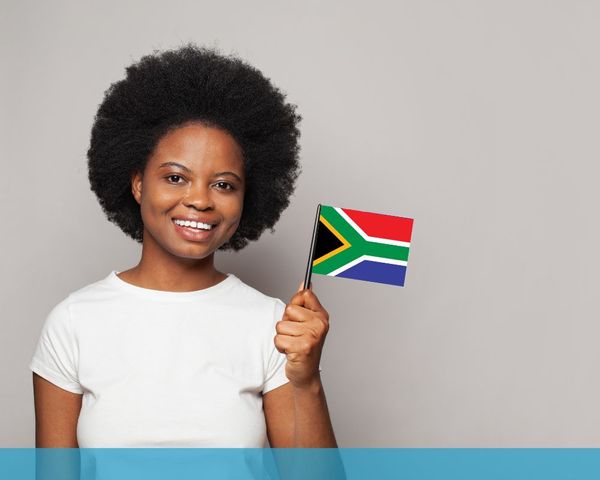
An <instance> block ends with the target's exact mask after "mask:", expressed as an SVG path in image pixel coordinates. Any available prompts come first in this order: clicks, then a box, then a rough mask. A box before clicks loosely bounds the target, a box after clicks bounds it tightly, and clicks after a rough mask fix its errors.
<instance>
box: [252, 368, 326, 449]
mask: <svg viewBox="0 0 600 480" xmlns="http://www.w3.org/2000/svg"><path fill="white" fill-rule="evenodd" d="M263 408H264V411H265V420H266V423H267V436H268V437H269V445H270V446H271V447H272V448H287V447H300V448H307V447H316V448H328V447H330V448H337V442H336V440H335V435H334V433H333V426H332V425H331V419H330V418H329V410H328V409H327V402H326V400H325V391H324V390H323V385H322V383H321V379H320V377H317V378H316V379H315V381H314V383H312V384H311V385H307V386H306V387H305V388H297V387H294V386H292V384H291V383H290V382H288V383H286V384H284V385H282V386H281V387H277V388H275V389H273V390H271V391H270V392H268V393H266V394H265V395H264V396H263Z"/></svg>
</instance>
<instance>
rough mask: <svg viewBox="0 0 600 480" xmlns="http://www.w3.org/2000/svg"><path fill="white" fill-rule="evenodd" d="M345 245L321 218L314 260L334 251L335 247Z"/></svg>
mask: <svg viewBox="0 0 600 480" xmlns="http://www.w3.org/2000/svg"><path fill="white" fill-rule="evenodd" d="M343 246H344V244H343V243H342V242H341V241H340V239H339V238H338V237H336V236H335V234H334V233H333V232H332V231H331V230H329V228H328V227H327V225H325V224H324V223H323V222H322V221H321V219H319V225H318V226H317V239H316V244H315V252H314V255H313V258H314V260H313V261H315V262H316V261H317V260H319V258H321V257H322V256H324V255H327V254H328V253H330V252H333V251H334V250H335V249H337V248H340V247H343Z"/></svg>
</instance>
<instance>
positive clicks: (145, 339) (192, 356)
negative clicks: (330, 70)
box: [30, 44, 336, 447]
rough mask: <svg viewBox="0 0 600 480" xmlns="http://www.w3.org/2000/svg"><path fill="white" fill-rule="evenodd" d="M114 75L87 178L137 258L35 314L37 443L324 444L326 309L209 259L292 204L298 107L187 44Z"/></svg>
mask: <svg viewBox="0 0 600 480" xmlns="http://www.w3.org/2000/svg"><path fill="white" fill-rule="evenodd" d="M126 71H127V75H126V78H124V79H123V80H120V81H118V82H116V83H114V84H113V85H111V87H110V88H109V89H108V90H107V92H106V95H105V98H104V100H103V102H102V104H101V105H100V107H99V109H98V113H97V115H96V118H95V122H94V126H93V129H92V136H91V144H90V148H89V150H88V167H89V180H90V184H91V188H92V190H93V192H94V193H95V194H96V196H97V197H98V200H99V202H100V205H101V207H102V209H103V210H104V212H105V213H106V216H107V218H108V219H109V220H110V221H111V222H113V223H115V224H116V225H117V226H118V227H119V228H120V229H121V230H122V231H123V232H124V233H125V234H126V235H127V236H129V237H131V238H133V239H134V240H136V241H137V242H139V243H141V244H142V251H141V258H140V261H139V263H138V264H137V265H135V266H133V267H132V268H129V269H127V270H124V271H117V270H114V269H112V268H110V269H109V271H110V273H109V274H108V275H107V276H106V277H105V278H103V279H100V280H98V281H96V282H94V283H91V284H88V285H86V286H84V287H82V288H80V289H79V290H77V291H75V292H73V293H71V294H70V295H69V296H68V297H67V298H65V299H63V300H62V301H61V302H59V303H58V304H57V305H56V306H55V307H54V308H53V309H52V311H51V312H50V313H49V315H48V317H47V318H46V321H45V323H44V326H43V329H42V333H41V336H40V339H39V342H38V344H37V347H36V350H35V353H34V356H33V358H32V360H31V364H30V368H31V370H32V371H33V372H34V373H33V378H34V395H35V410H36V446H37V447H73V446H79V447H157V446H169V447H262V446H266V444H267V442H269V444H270V445H271V446H272V447H289V446H314V447H333V446H336V441H335V436H334V434H333V429H332V426H331V421H330V418H329V413H328V410H327V404H326V401H325V395H324V391H323V386H322V383H321V378H320V368H319V363H320V358H321V351H322V348H323V345H324V340H325V336H326V334H327V331H328V327H329V316H328V314H327V312H326V310H325V309H324V308H323V307H322V305H321V304H320V302H319V301H318V299H317V298H316V296H315V295H314V293H313V292H312V291H311V290H308V289H304V288H302V286H300V287H299V289H298V291H297V292H296V293H295V294H294V295H293V296H292V298H291V300H290V302H289V304H288V305H286V304H285V303H284V302H283V301H282V300H280V299H278V298H275V297H269V296H267V295H265V294H263V293H261V292H260V291H258V290H256V289H254V288H253V287H251V286H250V285H247V284H246V283H244V282H242V281H241V280H240V279H239V278H237V277H236V276H235V275H234V274H233V273H224V272H220V271H219V270H217V269H216V267H215V264H214V256H215V252H216V251H218V250H240V249H242V248H244V247H245V246H246V245H247V244H248V242H249V241H254V240H257V239H258V238H259V237H260V236H261V234H262V233H263V231H264V230H265V229H267V228H270V229H271V230H272V229H273V226H274V225H275V223H276V222H277V220H278V219H279V217H280V215H281V213H282V212H283V210H285V208H286V207H287V206H288V204H289V197H290V195H291V194H292V193H293V191H294V188H295V181H296V178H297V176H298V174H299V172H300V166H299V163H298V153H299V145H298V138H299V131H298V128H297V124H298V122H299V121H300V119H301V117H300V116H299V115H297V114H296V113H295V108H296V107H295V106H294V105H291V104H288V103H286V102H285V96H284V95H283V94H282V93H281V92H280V91H279V90H278V89H277V88H276V87H274V86H273V85H272V84H271V82H270V80H269V79H267V78H266V77H264V76H263V75H262V73H261V72H259V71H258V70H257V69H255V68H254V67H252V66H250V65H248V64H246V63H245V62H243V61H242V60H240V59H238V58H235V57H231V56H224V55H222V54H220V53H218V52H217V51H216V50H210V49H206V48H199V47H196V46H194V45H192V44H188V45H186V46H184V47H182V48H180V49H178V50H170V51H166V52H162V53H158V52H155V53H154V54H153V55H148V56H145V57H143V58H142V59H141V60H140V61H139V62H138V63H135V64H133V65H131V66H129V67H128V68H127V69H126ZM274 273H276V272H274Z"/></svg>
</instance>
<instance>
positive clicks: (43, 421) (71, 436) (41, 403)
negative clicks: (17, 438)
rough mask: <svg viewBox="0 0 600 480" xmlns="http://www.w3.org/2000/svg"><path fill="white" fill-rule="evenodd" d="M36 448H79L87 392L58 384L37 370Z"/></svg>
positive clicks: (34, 395)
mask: <svg viewBox="0 0 600 480" xmlns="http://www.w3.org/2000/svg"><path fill="white" fill-rule="evenodd" d="M33 398H34V404H35V446H36V448H79V445H78V444H77V420H78V419H79V412H80V411H81V400H82V398H83V395H79V394H76V393H71V392H68V391H66V390H63V389H62V388H60V387H57V386H56V385H54V384H53V383H51V382H49V381H48V380H46V379H45V378H43V377H41V376H39V375H38V374H37V373H35V372H33Z"/></svg>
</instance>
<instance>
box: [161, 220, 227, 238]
mask: <svg viewBox="0 0 600 480" xmlns="http://www.w3.org/2000/svg"><path fill="white" fill-rule="evenodd" d="M172 223H173V225H174V226H175V231H176V232H177V233H178V234H179V235H180V236H181V237H182V238H184V239H185V240H189V241H191V242H199V241H202V240H206V239H207V238H209V237H211V236H212V233H213V231H214V230H215V229H216V228H217V226H216V225H215V226H213V227H212V228H211V229H210V230H199V229H197V228H192V227H182V226H181V225H177V224H176V223H175V220H173V222H172Z"/></svg>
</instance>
